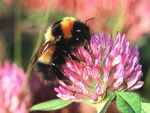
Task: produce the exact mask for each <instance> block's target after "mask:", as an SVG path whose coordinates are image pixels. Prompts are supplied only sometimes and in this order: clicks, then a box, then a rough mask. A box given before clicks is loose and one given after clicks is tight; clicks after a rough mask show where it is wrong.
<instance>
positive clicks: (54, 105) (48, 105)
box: [30, 99, 72, 111]
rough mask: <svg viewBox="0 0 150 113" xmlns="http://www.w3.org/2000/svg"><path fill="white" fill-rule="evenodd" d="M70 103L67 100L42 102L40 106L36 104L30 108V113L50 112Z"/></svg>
mask: <svg viewBox="0 0 150 113" xmlns="http://www.w3.org/2000/svg"><path fill="white" fill-rule="evenodd" d="M71 103H72V102H71V101H69V100H62V99H54V100H51V101H47V102H43V103H40V104H36V105H34V106H32V107H31V109H30V110H31V111H35V110H36V111H50V110H58V109H61V108H63V107H66V106H67V105H69V104H71Z"/></svg>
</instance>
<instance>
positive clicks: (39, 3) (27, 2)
mask: <svg viewBox="0 0 150 113" xmlns="http://www.w3.org/2000/svg"><path fill="white" fill-rule="evenodd" d="M4 2H5V3H6V4H8V5H12V4H15V3H16V0H4ZM49 5H50V0H21V6H22V8H24V9H25V10H26V9H30V10H33V9H34V10H38V11H46V10H47V9H48V7H49Z"/></svg>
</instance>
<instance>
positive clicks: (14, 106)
mask: <svg viewBox="0 0 150 113" xmlns="http://www.w3.org/2000/svg"><path fill="white" fill-rule="evenodd" d="M24 80H25V74H24V72H23V70H22V69H20V68H18V67H17V66H16V64H10V63H9V62H4V63H2V64H0V113H28V111H29V102H30V96H29V93H22V92H21V89H22V85H23V82H24Z"/></svg>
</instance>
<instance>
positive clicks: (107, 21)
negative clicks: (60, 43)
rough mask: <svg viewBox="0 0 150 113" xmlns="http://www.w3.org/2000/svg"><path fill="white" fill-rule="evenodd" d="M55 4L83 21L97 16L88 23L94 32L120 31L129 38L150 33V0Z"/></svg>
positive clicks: (61, 0)
mask: <svg viewBox="0 0 150 113" xmlns="http://www.w3.org/2000/svg"><path fill="white" fill-rule="evenodd" d="M64 2H65V4H64ZM55 4H56V8H57V10H63V11H65V12H68V13H71V14H75V15H76V16H78V17H79V18H80V19H82V20H83V21H84V20H87V19H89V18H91V17H95V19H94V20H93V21H91V22H89V23H88V25H89V26H90V28H91V30H93V31H94V32H97V31H96V30H97V29H98V30H99V31H101V32H108V33H110V32H112V31H114V30H115V31H114V32H116V31H120V32H124V33H126V34H127V38H128V39H129V40H137V39H140V38H141V36H142V35H143V34H145V33H150V30H149V28H148V26H149V25H150V21H149V18H150V10H149V9H150V0H138V1H137V0H126V1H120V0H92V1H91V0H73V1H71V0H56V1H55ZM57 10H56V11H57ZM92 26H94V27H92ZM95 28H97V29H95ZM99 31H98V32H99Z"/></svg>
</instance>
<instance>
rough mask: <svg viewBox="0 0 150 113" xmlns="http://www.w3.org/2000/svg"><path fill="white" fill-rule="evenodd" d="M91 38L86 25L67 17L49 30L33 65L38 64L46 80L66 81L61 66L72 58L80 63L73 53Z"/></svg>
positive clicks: (34, 58)
mask: <svg viewBox="0 0 150 113" xmlns="http://www.w3.org/2000/svg"><path fill="white" fill-rule="evenodd" d="M90 37H91V34H90V30H89V27H88V26H87V25H86V23H84V22H82V21H80V20H77V19H75V18H73V17H65V18H63V19H62V20H59V21H57V22H55V23H54V24H53V25H51V26H50V27H49V28H48V30H47V32H46V33H45V39H44V43H42V45H41V46H40V48H39V49H38V51H37V52H36V54H35V55H34V57H33V61H32V63H33V64H34V63H36V64H37V68H38V70H39V72H42V73H43V77H44V78H45V79H46V80H50V81H53V80H56V79H59V80H64V79H66V78H65V76H64V75H63V74H62V72H61V66H62V65H63V64H65V58H66V57H70V58H72V59H73V60H75V61H77V62H80V60H79V59H78V58H77V57H75V56H74V55H73V54H71V52H72V51H74V50H76V49H77V48H78V47H79V46H84V45H85V44H86V42H89V40H90Z"/></svg>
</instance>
